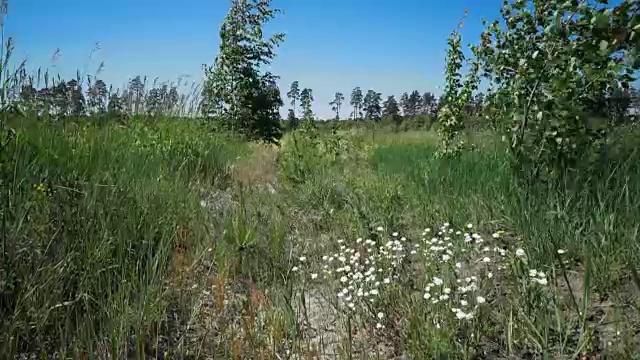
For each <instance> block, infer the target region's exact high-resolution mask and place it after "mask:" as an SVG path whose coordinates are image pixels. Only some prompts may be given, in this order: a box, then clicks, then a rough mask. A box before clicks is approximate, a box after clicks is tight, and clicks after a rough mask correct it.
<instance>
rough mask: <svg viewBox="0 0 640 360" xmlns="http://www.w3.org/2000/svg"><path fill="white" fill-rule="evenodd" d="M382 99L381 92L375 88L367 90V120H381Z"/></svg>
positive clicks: (365, 102)
mask: <svg viewBox="0 0 640 360" xmlns="http://www.w3.org/2000/svg"><path fill="white" fill-rule="evenodd" d="M380 101H382V94H381V93H379V92H375V91H374V90H369V91H367V94H366V95H365V97H364V101H363V105H364V113H365V118H366V119H367V120H373V121H378V120H380V112H381V111H382V107H381V106H380Z"/></svg>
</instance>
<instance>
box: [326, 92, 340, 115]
mask: <svg viewBox="0 0 640 360" xmlns="http://www.w3.org/2000/svg"><path fill="white" fill-rule="evenodd" d="M343 101H344V95H343V94H342V93H341V92H337V93H336V94H335V95H334V97H333V100H332V101H331V102H330V103H329V105H330V106H331V110H332V111H334V112H335V113H336V120H340V108H341V107H342V102H343Z"/></svg>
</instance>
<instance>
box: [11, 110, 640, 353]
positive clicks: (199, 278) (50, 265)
mask: <svg viewBox="0 0 640 360" xmlns="http://www.w3.org/2000/svg"><path fill="white" fill-rule="evenodd" d="M12 125H13V126H14V128H15V129H16V135H15V137H14V138H12V139H11V140H9V141H8V142H7V146H5V147H4V148H3V150H2V154H1V155H0V156H2V171H1V175H2V178H1V181H2V185H3V197H2V199H3V202H2V203H3V205H2V211H1V213H2V217H3V226H2V231H3V242H2V250H3V251H2V267H1V272H0V274H1V277H0V281H1V282H0V283H1V285H2V290H1V292H0V295H1V296H0V311H1V312H2V314H1V315H2V317H1V318H2V322H1V323H0V324H1V326H2V331H0V333H1V334H2V338H1V339H2V340H1V341H0V344H1V346H0V347H1V350H2V352H1V353H2V354H3V355H2V356H3V357H6V358H14V357H15V356H18V355H21V354H22V355H25V354H35V355H39V356H46V355H51V354H54V353H56V354H58V356H60V357H68V358H87V357H88V358H94V357H95V358H107V357H119V358H121V357H133V358H145V357H152V358H160V357H164V358H194V359H195V358H206V357H208V358H211V357H215V358H235V359H241V358H256V359H258V358H260V359H280V358H336V357H337V358H345V359H353V358H374V359H376V358H379V359H389V358H400V357H401V356H405V357H407V358H420V359H422V358H434V359H441V358H452V359H458V358H459V359H472V358H492V357H493V358H505V359H506V358H577V356H578V355H580V354H588V353H589V352H592V353H598V354H600V355H601V356H609V357H610V358H616V359H625V358H632V356H634V354H636V353H638V350H639V349H640V343H639V340H640V339H638V335H636V333H637V330H638V329H639V326H640V317H638V310H639V309H640V304H639V303H638V302H637V298H638V297H637V295H638V291H639V290H638V289H637V288H635V287H634V286H635V285H634V283H633V280H632V278H631V275H632V273H633V271H632V270H633V268H635V267H636V264H638V260H639V255H640V251H639V248H638V244H637V233H638V219H640V210H639V209H640V180H638V179H640V176H639V175H640V168H639V166H638V164H639V163H640V162H639V161H638V160H640V156H639V155H638V152H637V150H636V149H637V146H636V145H637V144H638V142H637V140H638V134H640V133H639V132H638V131H637V129H634V128H629V129H623V131H621V134H619V135H617V136H620V137H621V138H622V137H623V136H624V139H623V140H620V141H618V142H617V144H619V145H618V146H617V147H616V148H615V149H613V150H612V151H611V153H610V154H608V159H607V161H606V162H605V161H603V162H602V163H601V164H600V165H599V166H598V167H597V168H596V169H592V170H590V171H583V172H581V173H579V174H576V175H572V176H570V177H567V179H568V180H567V181H565V182H564V183H562V184H561V185H555V186H550V185H544V184H535V185H533V186H528V187H525V186H523V185H520V184H519V183H518V182H517V181H515V180H514V179H515V178H514V174H513V173H512V170H511V168H510V167H509V159H508V158H507V156H506V153H505V152H504V149H503V144H502V143H501V142H500V141H499V139H496V137H495V136H494V135H493V134H490V133H476V134H473V136H472V137H470V141H471V142H473V143H474V145H475V150H473V151H471V150H469V151H466V152H465V153H464V154H463V156H462V157H461V158H460V159H457V160H444V159H442V160H438V159H436V158H435V157H434V156H432V155H433V153H434V151H435V144H436V142H437V136H436V135H435V134H433V133H431V132H425V131H422V132H421V131H410V132H392V131H386V130H384V129H377V130H366V131H360V132H357V131H353V132H349V133H340V134H337V135H332V134H325V133H322V132H321V133H320V134H318V136H317V137H316V138H309V137H307V136H305V135H304V133H302V132H294V133H289V134H287V135H286V138H285V139H284V141H283V146H282V147H281V148H280V149H278V148H274V147H272V146H267V145H256V144H246V143H243V142H241V141H240V140H238V139H236V138H234V137H232V136H227V135H225V134H221V133H215V132H212V131H211V129H210V128H209V126H208V125H207V124H203V123H199V122H196V121H190V122H185V121H178V120H172V119H149V118H147V119H145V118H138V119H133V120H131V121H127V122H123V123H120V124H116V123H111V122H103V123H86V122H74V121H66V122H64V121H63V122H58V123H46V122H35V121H28V120H22V122H20V123H13V124H12ZM586 174H589V175H586ZM445 223H447V224H445ZM468 225H471V226H468ZM427 229H428V230H427ZM356 254H358V255H356ZM486 259H488V260H486ZM347 266H348V268H347ZM372 268H373V270H372ZM345 289H346V291H345ZM447 289H448V290H447ZM427 294H428V295H427ZM436 300H437V301H436ZM434 301H435V302H434Z"/></svg>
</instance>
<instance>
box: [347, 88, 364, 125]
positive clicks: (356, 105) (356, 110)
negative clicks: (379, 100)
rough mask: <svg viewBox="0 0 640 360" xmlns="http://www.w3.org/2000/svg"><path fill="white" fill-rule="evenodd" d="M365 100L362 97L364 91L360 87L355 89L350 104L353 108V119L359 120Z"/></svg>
mask: <svg viewBox="0 0 640 360" xmlns="http://www.w3.org/2000/svg"><path fill="white" fill-rule="evenodd" d="M363 101H364V98H363V96H362V89H360V87H359V86H357V87H355V88H354V89H353V90H352V91H351V99H350V101H349V104H350V105H351V106H353V119H354V120H358V115H359V114H360V113H361V112H362V102H363Z"/></svg>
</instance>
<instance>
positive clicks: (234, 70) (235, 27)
mask: <svg viewBox="0 0 640 360" xmlns="http://www.w3.org/2000/svg"><path fill="white" fill-rule="evenodd" d="M269 5H270V1H269V0H234V1H233V2H232V6H231V9H230V10H229V13H228V14H227V16H226V17H225V20H224V22H223V24H222V26H221V29H220V40H221V41H220V54H219V55H218V56H217V57H216V60H215V63H214V65H213V66H212V67H208V68H206V81H205V84H204V88H203V97H204V104H205V105H204V107H205V111H206V115H208V116H218V117H220V118H223V119H225V121H226V122H228V123H229V125H230V127H231V128H232V129H234V130H236V131H239V132H241V133H243V134H245V135H246V136H248V137H249V138H255V139H262V140H265V141H269V142H276V141H277V140H278V139H279V138H280V136H281V133H280V124H279V119H280V115H279V112H278V111H279V108H280V106H282V99H281V97H280V91H279V89H278V87H277V86H276V79H277V77H276V76H275V75H273V74H272V73H270V72H265V73H260V67H261V66H263V65H266V64H269V63H270V62H271V61H272V60H273V59H274V57H275V52H274V51H275V48H276V47H277V46H278V45H279V44H280V43H282V41H283V40H284V34H281V33H278V34H274V35H272V36H271V37H269V38H268V39H264V38H263V31H262V26H263V24H264V23H266V22H268V21H269V20H271V19H273V18H274V17H275V16H276V14H277V13H278V12H280V11H279V10H274V9H270V8H269Z"/></svg>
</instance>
